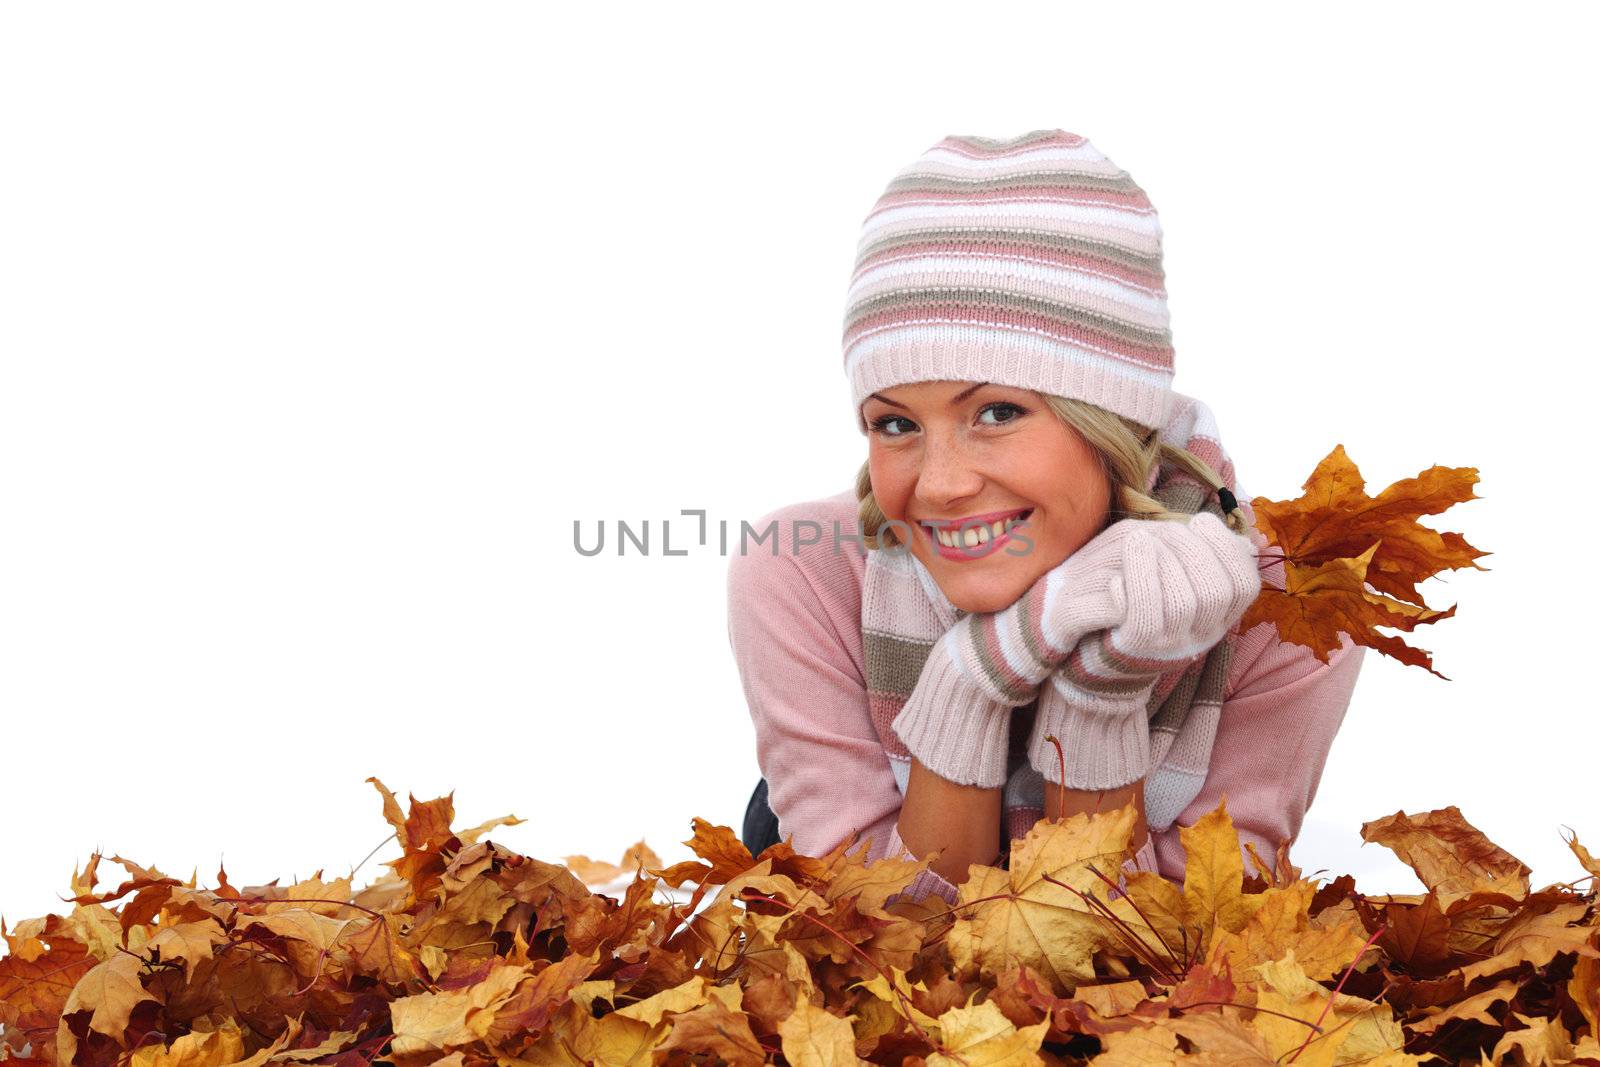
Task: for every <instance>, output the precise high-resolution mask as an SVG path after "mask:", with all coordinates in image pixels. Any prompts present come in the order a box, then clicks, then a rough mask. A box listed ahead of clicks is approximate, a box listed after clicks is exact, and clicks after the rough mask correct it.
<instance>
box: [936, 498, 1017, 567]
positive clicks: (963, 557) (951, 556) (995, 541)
mask: <svg viewBox="0 0 1600 1067" xmlns="http://www.w3.org/2000/svg"><path fill="white" fill-rule="evenodd" d="M1030 510H1032V509H1030V508H1017V509H1015V510H1013V511H995V512H991V513H990V514H989V515H988V516H974V517H972V518H970V519H962V520H961V521H960V522H919V523H918V524H917V525H918V526H919V527H920V528H921V530H922V535H923V536H924V537H926V538H927V539H928V544H929V545H931V546H932V547H933V550H934V552H936V553H938V555H939V558H940V559H947V560H950V561H951V562H953V563H971V562H972V561H974V560H979V559H983V558H984V557H986V556H990V555H993V554H994V553H995V552H998V551H999V550H1000V549H1001V548H1003V547H1004V546H1005V544H1006V543H1007V542H1008V541H1010V540H1011V532H1012V530H1016V529H1018V528H1019V527H1022V526H1026V525H1028V523H1027V522H1026V521H1023V522H1019V523H1017V524H1016V525H1015V526H1013V527H1011V529H1010V530H1007V531H1006V532H1005V533H1003V534H1001V535H1000V536H999V537H990V538H989V540H987V541H984V542H982V543H981V544H976V545H973V546H972V547H971V548H967V547H965V546H963V547H961V548H949V547H947V546H945V545H942V544H940V543H939V539H938V538H937V537H935V536H934V535H933V531H932V530H931V529H929V527H930V526H939V527H956V528H959V527H960V526H961V525H962V524H963V523H969V522H970V523H972V524H973V525H977V524H978V523H979V522H994V521H997V520H999V519H1002V518H1010V517H1011V516H1012V515H1020V514H1022V513H1023V512H1024V511H1030Z"/></svg>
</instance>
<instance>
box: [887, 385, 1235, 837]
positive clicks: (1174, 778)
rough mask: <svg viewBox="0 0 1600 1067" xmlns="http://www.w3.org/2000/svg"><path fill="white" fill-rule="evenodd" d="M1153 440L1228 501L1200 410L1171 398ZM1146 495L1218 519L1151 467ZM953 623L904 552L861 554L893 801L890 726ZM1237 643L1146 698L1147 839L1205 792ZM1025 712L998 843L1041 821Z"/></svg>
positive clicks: (1185, 478)
mask: <svg viewBox="0 0 1600 1067" xmlns="http://www.w3.org/2000/svg"><path fill="white" fill-rule="evenodd" d="M1161 439H1162V440H1163V441H1166V442H1168V443H1170V444H1175V445H1178V446H1179V447H1182V448H1184V449H1187V450H1188V451H1189V452H1191V453H1193V454H1194V455H1195V456H1197V457H1199V458H1200V459H1202V460H1204V461H1205V462H1206V463H1207V464H1209V465H1210V466H1211V468H1212V469H1213V470H1215V471H1216V472H1217V474H1218V476H1219V477H1221V478H1222V480H1223V483H1224V484H1225V485H1227V487H1228V488H1229V490H1231V491H1233V492H1234V493H1235V494H1236V495H1238V487H1237V486H1236V485H1235V484H1234V471H1233V462H1232V460H1230V459H1229V458H1228V454H1227V451H1226V450H1225V449H1224V448H1223V446H1222V440H1221V437H1220V435H1219V434H1218V432H1217V426H1216V420H1215V419H1214V418H1213V416H1212V414H1211V410H1210V408H1208V407H1207V406H1206V405H1205V404H1204V403H1203V402H1202V401H1200V400H1197V399H1195V398H1193V397H1188V396H1184V395H1183V394H1181V393H1174V403H1173V410H1172V414H1171V416H1170V417H1169V418H1168V420H1167V423H1166V425H1164V426H1163V427H1162V428H1161ZM1146 491H1147V492H1148V493H1149V495H1150V496H1152V497H1154V498H1155V499H1156V500H1158V501H1160V502H1161V504H1162V505H1163V506H1164V507H1166V508H1167V509H1168V510H1169V511H1173V512H1179V513H1183V514H1189V515H1192V514H1194V513H1195V512H1197V511H1200V510H1202V509H1204V510H1206V511H1210V512H1211V513H1212V514H1214V515H1216V516H1217V517H1218V518H1222V517H1223V515H1222V508H1221V505H1220V504H1219V503H1218V502H1217V498H1216V495H1215V492H1214V491H1213V490H1212V489H1210V488H1209V487H1208V486H1204V485H1202V484H1201V483H1200V482H1198V481H1196V480H1195V479H1194V478H1193V477H1191V476H1190V475H1189V474H1187V473H1186V472H1183V471H1180V470H1178V469H1176V468H1174V467H1171V466H1170V465H1166V464H1163V465H1161V467H1160V469H1159V470H1157V471H1156V472H1155V474H1154V475H1153V476H1152V478H1151V481H1150V483H1149V484H1148V485H1147V486H1146ZM963 614H965V612H963V611H961V610H960V609H958V608H956V607H955V606H954V605H953V604H951V603H950V600H949V598H948V597H946V596H945V595H944V592H943V591H942V590H941V589H940V588H939V586H938V584H937V583H936V582H935V581H934V580H933V576H932V575H931V574H929V573H928V569H927V568H926V567H925V566H923V564H922V561H921V560H919V559H917V558H916V556H914V555H912V554H911V553H910V552H909V551H906V550H903V549H902V550H897V551H892V552H890V551H883V550H881V549H868V550H867V564H866V577H865V584H864V586H863V588H862V596H861V632H862V638H863V645H864V648H863V652H864V657H865V660H866V674H867V701H868V707H869V710H870V713H871V716H872V725H873V728H874V730H875V731H876V732H877V736H878V740H879V742H880V743H881V744H882V745H883V750H884V754H885V755H886V756H888V758H889V765H890V767H891V768H892V769H893V771H894V776H895V781H896V783H897V784H898V785H899V787H900V793H901V795H902V796H904V795H905V792H906V785H907V782H908V781H909V778H910V774H911V753H910V752H909V751H908V750H907V749H906V747H905V744H904V742H902V741H901V740H900V737H899V735H897V734H896V733H895V732H894V730H893V729H892V728H891V726H890V724H891V723H892V722H893V721H894V718H895V716H896V715H898V714H899V712H900V709H901V707H902V706H904V704H905V702H906V700H907V698H909V697H910V695H911V691H912V690H913V689H914V688H915V687H916V683H917V679H918V677H919V676H920V675H921V673H922V667H923V664H924V662H925V661H926V660H927V658H928V650H929V649H930V648H931V647H932V645H933V642H934V641H936V640H938V639H939V638H940V637H941V636H943V635H944V633H945V631H946V630H948V629H949V628H950V627H951V626H952V625H953V624H954V623H955V622H956V620H957V619H959V618H960V617H961V616H962V615H963ZM1237 637H1238V635H1237V633H1230V634H1229V635H1228V636H1227V637H1226V638H1224V639H1223V640H1222V641H1221V642H1220V643H1218V644H1217V645H1216V646H1215V647H1214V648H1213V649H1212V650H1211V651H1210V652H1209V653H1208V654H1207V655H1206V656H1204V657H1203V658H1201V659H1199V660H1195V661H1193V662H1191V663H1190V664H1188V665H1187V666H1185V667H1183V668H1178V669H1174V670H1172V671H1170V672H1168V673H1167V674H1165V675H1162V676H1161V678H1160V680H1159V681H1158V682H1157V683H1156V687H1155V690H1154V691H1153V692H1152V694H1151V697H1150V703H1149V707H1148V715H1149V720H1150V772H1149V774H1147V775H1146V777H1145V787H1144V793H1145V808H1146V812H1145V815H1146V819H1147V821H1148V824H1149V826H1150V829H1151V830H1152V831H1157V830H1165V829H1167V828H1168V827H1169V826H1171V825H1172V821H1173V820H1174V819H1176V818H1177V817H1178V815H1179V814H1180V813H1181V812H1182V811H1183V809H1184V808H1186V807H1188V805H1189V802H1190V801H1192V800H1193V799H1194V798H1195V796H1196V795H1197V794H1198V793H1199V792H1200V787H1201V786H1202V785H1203V784H1204V783H1205V779H1206V773H1207V771H1208V769H1209V767H1210V764H1211V745H1212V742H1213V740H1215V738H1216V734H1217V723H1218V722H1219V720H1220V719H1221V714H1222V700H1223V695H1224V691H1225V689H1224V687H1225V685H1226V682H1227V676H1228V666H1229V663H1230V662H1231V660H1232V657H1233V648H1234V644H1235V641H1236V640H1237ZM1046 684H1048V683H1046ZM1035 708H1036V701H1030V702H1029V703H1028V704H1025V705H1023V706H1022V707H1020V708H1017V709H1015V710H1014V711H1013V712H1012V716H1013V718H1012V721H1011V732H1010V755H1009V758H1008V759H1009V762H1008V764H1007V777H1006V784H1005V789H1004V794H1003V796H1004V803H1003V814H1002V831H1003V832H1002V834H1001V839H1002V840H1003V841H1005V842H1007V843H1009V842H1010V841H1011V839H1013V838H1020V837H1022V836H1024V835H1025V834H1026V833H1027V831H1028V830H1029V829H1030V828H1031V827H1032V826H1033V824H1034V823H1035V822H1037V821H1038V820H1039V819H1040V818H1041V817H1043V815H1044V778H1043V776H1042V775H1040V774H1039V772H1038V771H1037V770H1035V769H1034V768H1033V767H1032V766H1031V765H1030V763H1029V762H1028V758H1027V755H1026V743H1027V738H1028V734H1029V731H1030V730H1031V728H1032V725H1033V716H1034V711H1035ZM1008 847H1009V845H1008Z"/></svg>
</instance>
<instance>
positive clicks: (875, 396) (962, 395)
mask: <svg viewBox="0 0 1600 1067" xmlns="http://www.w3.org/2000/svg"><path fill="white" fill-rule="evenodd" d="M990 384H992V383H990V382H979V383H978V384H977V385H974V386H973V387H972V388H971V389H963V390H961V392H959V393H957V394H956V395H955V396H953V397H951V398H950V406H951V407H955V406H956V405H957V404H959V403H961V402H962V401H963V400H965V399H966V398H967V397H969V396H971V395H972V394H973V393H976V392H977V391H978V390H979V389H982V388H983V387H984V386H986V385H990ZM867 399H869V400H881V401H883V402H884V403H885V404H888V405H890V406H891V407H897V408H903V407H905V405H904V404H902V403H900V402H899V401H898V400H890V399H889V398H888V397H886V396H884V395H883V394H882V393H868V394H867Z"/></svg>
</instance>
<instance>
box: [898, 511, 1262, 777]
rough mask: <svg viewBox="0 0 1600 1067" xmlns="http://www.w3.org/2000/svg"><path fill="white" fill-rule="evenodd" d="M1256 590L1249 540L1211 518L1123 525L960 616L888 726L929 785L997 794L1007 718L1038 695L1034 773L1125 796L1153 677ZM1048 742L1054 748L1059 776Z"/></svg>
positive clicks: (1228, 623) (1194, 649) (1232, 617)
mask: <svg viewBox="0 0 1600 1067" xmlns="http://www.w3.org/2000/svg"><path fill="white" fill-rule="evenodd" d="M1260 589H1261V575H1260V572H1259V571H1258V570H1257V567H1256V547H1255V545H1254V543H1253V542H1252V541H1251V540H1250V539H1249V538H1248V537H1244V536H1241V535H1239V534H1236V533H1234V532H1233V531H1232V530H1230V529H1228V527H1227V525H1226V524H1225V523H1223V522H1222V520H1221V519H1219V518H1217V517H1216V516H1215V515H1212V514H1211V513H1210V512H1204V511H1202V512H1197V513H1195V514H1194V515H1192V516H1190V517H1189V519H1188V520H1187V521H1185V522H1178V521H1174V520H1148V519H1121V520H1119V521H1117V522H1114V523H1112V524H1111V525H1110V526H1107V527H1106V528H1105V529H1104V530H1102V531H1100V533H1098V534H1096V535H1095V536H1094V537H1093V538H1091V539H1090V540H1089V541H1088V542H1087V543H1086V544H1084V545H1083V546H1082V547H1081V548H1079V549H1078V550H1077V551H1076V552H1074V553H1073V554H1072V555H1070V556H1068V557H1067V558H1066V559H1065V560H1063V561H1062V562H1061V563H1060V564H1058V565H1056V566H1055V567H1053V568H1051V569H1050V570H1049V571H1046V572H1045V573H1044V574H1043V575H1042V576H1040V578H1039V579H1038V580H1037V581H1035V582H1034V584H1033V585H1032V586H1030V587H1029V588H1028V590H1027V591H1026V592H1025V593H1024V594H1023V595H1022V597H1021V598H1019V599H1018V600H1017V602H1016V603H1015V604H1012V605H1011V606H1010V607H1008V608H1006V609H1004V610H1003V611H998V612H979V613H974V614H969V615H964V616H962V617H961V618H960V619H959V620H958V621H957V622H956V623H955V625H953V626H952V627H950V629H949V630H948V631H946V633H945V634H944V636H943V637H942V638H940V639H939V641H937V642H935V644H934V646H933V648H932V649H930V650H929V653H928V660H927V662H926V663H925V664H924V665H923V669H922V673H921V675H920V676H919V678H918V680H917V685H916V687H915V688H914V689H913V691H912V693H911V696H910V697H909V698H908V699H907V701H906V704H905V706H904V707H903V708H902V709H901V710H900V713H899V714H898V715H897V716H896V717H895V719H894V722H893V724H892V725H893V727H894V730H895V732H896V733H897V734H898V735H899V736H900V739H901V740H902V741H903V742H904V743H905V745H906V747H907V748H908V749H910V750H911V752H912V754H914V755H915V756H916V757H917V759H918V760H919V761H921V762H922V764H923V765H924V766H926V767H927V768H928V769H929V770H932V771H933V772H934V773H936V774H938V775H940V776H941V777H943V778H947V779H949V780H950V781H953V782H958V783H962V784H968V785H980V786H987V787H994V786H1000V785H1003V784H1004V783H1005V779H1006V756H1007V744H1008V739H1009V733H1010V720H1011V714H1010V713H1011V709H1013V708H1015V707H1018V706H1020V705H1022V704H1026V703H1027V702H1028V701H1029V700H1032V699H1033V698H1034V696H1035V694H1037V695H1038V698H1039V705H1038V712H1037V714H1036V715H1035V725H1034V731H1033V734H1032V735H1031V737H1030V741H1029V759H1030V761H1031V762H1032V763H1033V764H1034V766H1035V767H1036V768H1037V769H1038V770H1039V771H1040V773H1041V774H1043V775H1044V776H1045V777H1046V778H1048V779H1049V780H1050V781H1054V782H1061V783H1062V784H1065V785H1067V786H1068V787H1070V788H1085V789H1103V788H1110V787H1112V786H1116V785H1125V784H1127V783H1128V782H1131V781H1134V780H1136V779H1138V778H1141V777H1143V776H1144V774H1145V773H1146V772H1147V770H1148V760H1149V729H1148V722H1147V719H1146V717H1145V715H1144V711H1145V708H1146V706H1147V704H1148V702H1149V699H1150V695H1151V693H1152V691H1153V690H1154V688H1155V684H1156V682H1157V680H1158V679H1159V678H1160V676H1161V675H1162V674H1164V673H1166V672H1167V671H1170V670H1173V669H1174V668H1179V667H1182V666H1185V665H1187V664H1188V663H1190V662H1192V661H1193V660H1194V659H1195V658H1197V657H1199V656H1203V655H1205V654H1206V653H1207V652H1208V651H1209V650H1210V649H1211V648H1212V647H1214V646H1215V645H1216V643H1217V642H1218V641H1221V640H1222V639H1223V638H1224V637H1226V636H1227V633H1228V631H1229V630H1230V629H1232V628H1233V626H1234V625H1236V624H1237V623H1238V621H1239V619H1241V618H1242V617H1243V616H1244V613H1245V611H1246V610H1248V609H1249V607H1250V604H1251V603H1252V602H1253V601H1254V600H1255V598H1256V596H1257V594H1258V593H1259V592H1260ZM1046 679H1049V680H1050V684H1049V685H1044V684H1043V683H1044V682H1045V680H1046ZM1049 734H1054V735H1055V736H1056V737H1058V738H1060V740H1061V742H1062V745H1063V748H1064V749H1065V750H1066V754H1067V775H1066V778H1065V779H1063V778H1062V776H1061V772H1060V769H1059V762H1058V760H1057V757H1056V752H1055V746H1054V745H1051V744H1049V743H1048V742H1047V741H1045V740H1044V738H1045V737H1046V735H1049Z"/></svg>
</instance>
